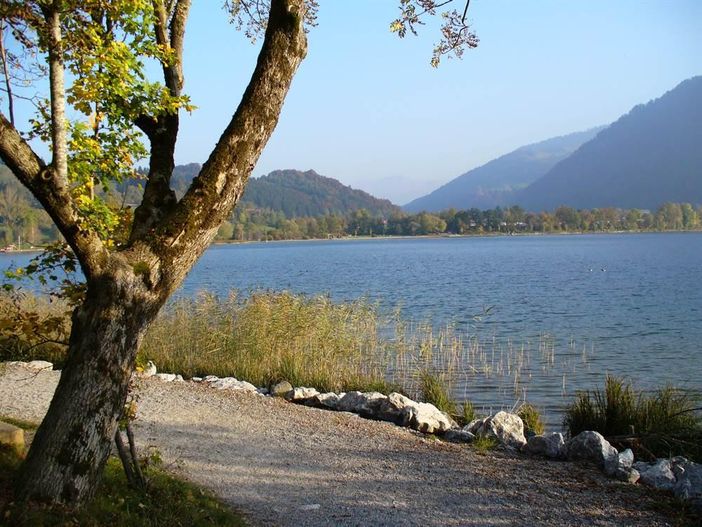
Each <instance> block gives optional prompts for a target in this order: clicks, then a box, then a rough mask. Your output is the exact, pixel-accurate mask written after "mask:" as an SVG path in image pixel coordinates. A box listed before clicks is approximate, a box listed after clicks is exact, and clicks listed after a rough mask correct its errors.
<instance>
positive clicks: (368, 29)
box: [176, 0, 702, 204]
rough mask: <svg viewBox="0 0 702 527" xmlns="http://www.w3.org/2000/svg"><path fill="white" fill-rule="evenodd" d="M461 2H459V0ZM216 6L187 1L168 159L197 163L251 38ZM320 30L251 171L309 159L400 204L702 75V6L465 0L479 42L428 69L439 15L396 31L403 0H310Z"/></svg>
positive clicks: (237, 87) (307, 165) (245, 67)
mask: <svg viewBox="0 0 702 527" xmlns="http://www.w3.org/2000/svg"><path fill="white" fill-rule="evenodd" d="M454 3H455V7H456V8H457V9H459V10H460V9H462V8H463V6H464V5H465V4H464V3H463V0H454ZM222 4H223V1H222V0H200V1H196V2H193V5H192V10H191V18H190V21H189V25H188V27H187V33H186V42H185V57H184V61H185V77H186V82H185V91H186V92H187V93H188V94H189V95H190V96H191V98H192V101H193V103H194V104H195V105H196V106H197V107H198V109H197V110H196V111H195V112H193V113H192V114H191V115H187V114H186V115H184V116H183V118H182V124H181V132H180V138H179V143H178V147H177V151H176V161H177V162H178V163H191V162H197V163H203V162H204V161H205V160H206V159H207V157H208V155H209V153H210V151H211V150H212V148H213V147H214V145H215V144H216V142H217V139H218V138H219V136H220V134H221V132H222V131H223V130H224V128H225V126H226V125H227V123H228V122H229V120H230V119H231V116H232V115H233V113H234V111H235V109H236V105H237V104H238V102H239V100H240V99H241V94H242V93H243V91H244V88H245V86H246V84H247V82H248V80H249V78H250V76H251V73H252V71H253V67H254V64H255V61H256V55H257V53H258V49H259V46H260V41H259V42H258V44H257V45H252V44H251V43H250V42H249V41H248V40H247V39H246V38H245V37H244V35H243V34H242V33H240V32H237V31H236V30H235V28H234V27H233V26H232V25H231V24H229V23H228V17H227V14H226V13H225V12H224V11H223V10H222V9H221V5H222ZM320 4H321V5H320V8H319V24H318V26H317V27H314V28H312V30H311V32H310V34H309V51H308V55H307V58H306V59H305V60H304V61H303V63H302V65H301V66H300V69H299V71H298V74H297V75H296V77H295V79H294V82H293V85H292V88H291V90H290V93H289V94H288V97H287V100H286V103H285V107H284V109H283V112H282V115H281V117H280V122H279V124H278V127H277V129H276V131H275V133H274V135H273V137H272V138H271V140H270V141H269V143H268V145H267V147H266V149H265V151H264V153H263V155H262V156H261V159H260V160H259V162H258V164H257V166H256V168H255V169H254V175H255V176H260V175H263V174H267V173H269V172H271V171H273V170H276V169H286V168H293V169H299V170H309V169H313V170H315V171H317V172H318V173H320V174H322V175H325V176H328V177H333V178H336V179H338V180H340V181H341V182H343V183H344V184H347V185H350V186H352V187H354V188H360V189H362V190H366V191H368V192H371V193H372V194H374V195H376V196H379V197H384V198H389V199H391V200H392V201H393V202H395V203H397V204H404V203H407V202H409V201H410V200H412V199H414V198H416V197H419V196H421V195H424V194H426V193H428V192H430V191H432V190H434V189H435V188H437V187H438V186H440V185H441V184H443V183H446V182H448V181H450V180H451V179H453V178H455V177H457V176H459V175H461V174H463V173H464V172H466V171H468V170H470V169H472V168H475V167H477V166H479V165H481V164H484V163H486V162H487V161H489V160H491V159H494V158H495V157H497V156H499V155H502V154H505V153H508V152H510V151H511V150H514V149H515V148H518V147H520V146H523V145H525V144H529V143H533V142H537V141H540V140H544V139H547V138H550V137H554V136H558V135H564V134H567V133H571V132H576V131H580V130H585V129H588V128H591V127H594V126H599V125H602V124H607V123H611V122H613V121H615V120H616V119H617V118H618V117H620V116H621V115H622V114H624V113H626V112H628V111H629V110H630V109H631V108H632V107H633V106H635V105H637V104H640V103H645V102H648V101H649V100H651V99H654V98H657V97H660V96H661V95H662V94H664V93H665V92H666V91H668V90H670V89H672V88H673V87H675V86H676V85H677V84H678V83H680V82H681V81H683V80H685V79H687V78H690V77H692V76H695V75H700V74H702V60H701V59H700V57H702V31H700V27H701V26H702V2H701V1H699V0H671V1H661V0H656V1H648V0H617V1H615V2H613V1H611V0H591V1H588V2H575V1H565V0H533V1H530V2H524V1H515V0H472V1H471V3H470V8H469V11H468V13H469V19H470V21H471V24H472V28H473V30H474V31H475V32H476V33H477V34H478V36H479V38H480V45H479V46H478V48H476V49H474V50H470V51H467V52H466V54H465V55H464V58H463V59H462V60H444V61H443V62H442V64H441V66H440V67H439V68H438V69H434V68H432V67H431V66H430V65H429V59H430V57H431V51H432V48H433V44H434V42H436V41H437V40H438V38H439V34H438V25H437V24H436V23H434V24H428V25H427V26H425V27H423V28H422V29H421V33H420V35H419V37H412V36H408V37H406V38H405V39H399V38H398V37H397V35H395V34H392V33H390V31H389V25H390V22H391V21H392V20H393V19H395V18H396V17H397V15H398V4H399V0H320Z"/></svg>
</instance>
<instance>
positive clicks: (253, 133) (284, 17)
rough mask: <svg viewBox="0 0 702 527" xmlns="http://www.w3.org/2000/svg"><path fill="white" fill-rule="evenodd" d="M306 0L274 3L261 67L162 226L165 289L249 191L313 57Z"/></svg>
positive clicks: (175, 282)
mask: <svg viewBox="0 0 702 527" xmlns="http://www.w3.org/2000/svg"><path fill="white" fill-rule="evenodd" d="M304 15H305V2H304V0H272V1H271V8H270V14H269V18H268V25H267V29H266V34H265V38H264V41H263V45H262V48H261V51H260V53H259V56H258V62H257V65H256V69H255V70H254V73H253V75H252V77H251V80H250V82H249V85H248V87H247V88H246V91H245V92H244V96H243V98H242V100H241V103H240V104H239V107H238V108H237V110H236V113H235V114H234V116H233V117H232V120H231V121H230V123H229V125H228V126H227V128H226V129H225V131H224V133H223V134H222V136H221V137H220V139H219V142H218V143H217V146H216V147H215V149H214V150H213V151H212V153H211V154H210V157H209V159H208V160H207V162H206V163H205V164H204V166H203V168H202V170H201V172H200V175H199V176H198V177H197V178H195V180H194V181H193V183H192V185H191V186H190V188H189V189H188V192H187V193H186V195H185V196H184V197H183V199H182V200H181V201H180V202H179V203H178V205H177V206H176V207H175V208H174V210H173V211H172V212H171V213H170V214H168V215H167V216H166V217H164V218H163V220H162V221H161V222H159V225H158V227H157V232H156V234H157V236H158V237H157V239H156V240H155V241H154V242H153V243H157V244H160V245H161V247H159V250H157V252H159V253H162V251H164V250H165V252H166V257H165V261H164V264H165V265H164V271H166V269H167V272H164V273H163V274H162V277H163V278H162V280H166V281H168V282H169V283H167V284H162V285H163V286H164V287H163V288H162V290H163V291H171V290H172V288H173V287H175V286H177V285H178V284H179V283H180V281H181V280H182V278H183V277H184V273H185V271H183V270H185V269H190V267H191V265H192V263H193V262H194V261H195V260H196V259H197V258H198V257H199V256H200V254H202V252H203V251H204V250H205V248H207V246H208V245H209V243H210V242H211V241H212V239H213V238H214V235H215V234H216V232H217V229H218V228H219V226H220V224H221V223H222V222H223V221H224V220H225V219H226V218H227V216H228V215H229V214H230V213H231V210H232V208H233V207H234V205H235V204H236V202H237V201H238V200H239V197H240V196H241V194H242V193H243V191H244V186H245V185H246V181H247V179H248V177H249V175H250V174H251V171H252V170H253V168H254V166H255V164H256V162H257V161H258V158H259V156H260V154H261V151H262V150H263V148H264V146H265V144H266V142H267V141H268V139H269V138H270V136H271V134H272V133H273V130H274V129H275V127H276V125H277V123H278V118H279V116H280V112H281V110H282V107H283V102H284V100H285V96H286V95H287V93H288V90H289V88H290V84H291V82H292V79H293V76H294V75H295V72H296V71H297V67H298V66H299V64H300V62H301V61H302V59H303V58H304V57H305V55H306V53H307V39H306V36H305V30H304Z"/></svg>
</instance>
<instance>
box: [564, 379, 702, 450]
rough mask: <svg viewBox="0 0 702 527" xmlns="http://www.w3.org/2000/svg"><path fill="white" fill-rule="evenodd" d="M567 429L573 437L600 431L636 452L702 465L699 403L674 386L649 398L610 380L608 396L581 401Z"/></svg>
mask: <svg viewBox="0 0 702 527" xmlns="http://www.w3.org/2000/svg"><path fill="white" fill-rule="evenodd" d="M564 425H565V427H566V428H567V430H568V432H569V433H570V435H571V436H574V435H576V434H578V433H580V432H582V431H583V430H595V431H597V432H600V433H601V434H602V435H604V436H605V437H610V438H613V439H614V440H615V441H616V440H624V439H626V440H634V446H637V445H638V446H639V447H640V448H642V449H644V451H648V452H650V453H652V454H654V455H657V456H670V455H685V456H687V457H691V458H693V459H696V460H701V459H702V415H701V414H700V408H699V398H698V397H695V396H694V395H692V394H690V393H689V392H685V391H682V390H679V389H676V388H674V387H672V386H666V387H664V388H661V389H658V390H656V391H653V392H651V393H646V392H643V391H637V390H635V389H634V388H633V387H632V385H631V384H630V383H628V382H626V381H625V380H623V379H621V378H618V377H612V376H607V377H606V379H605V386H604V390H600V389H599V388H597V389H595V390H593V391H586V392H581V393H579V394H578V395H577V397H576V399H575V401H574V402H573V403H572V404H571V405H570V406H569V407H568V408H567V410H566V414H565V419H564Z"/></svg>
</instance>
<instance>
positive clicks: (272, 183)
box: [242, 170, 399, 218]
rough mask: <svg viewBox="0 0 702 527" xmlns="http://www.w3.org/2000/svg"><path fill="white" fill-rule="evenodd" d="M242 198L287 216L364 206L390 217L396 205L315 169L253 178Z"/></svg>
mask: <svg viewBox="0 0 702 527" xmlns="http://www.w3.org/2000/svg"><path fill="white" fill-rule="evenodd" d="M242 201H243V202H246V203H250V204H252V205H254V206H256V207H259V208H267V209H273V210H279V211H282V212H283V213H285V215H286V216H287V217H289V218H290V217H296V216H320V215H323V214H346V213H348V212H352V211H354V210H358V209H366V210H368V211H369V212H370V213H371V215H373V216H389V215H390V214H392V213H394V212H398V211H399V208H398V207H397V206H395V205H393V204H392V203H391V202H390V201H388V200H386V199H378V198H375V197H373V196H371V195H370V194H368V193H367V192H363V191H362V190H356V189H353V188H351V187H348V186H346V185H343V184H342V183H340V182H339V181H337V180H336V179H332V178H329V177H324V176H320V175H319V174H317V173H316V172H315V171H314V170H308V171H307V172H301V171H299V170H276V171H274V172H271V173H270V174H268V175H267V176H261V177H258V178H252V179H250V180H249V182H248V183H247V185H246V190H245V191H244V195H243V196H242Z"/></svg>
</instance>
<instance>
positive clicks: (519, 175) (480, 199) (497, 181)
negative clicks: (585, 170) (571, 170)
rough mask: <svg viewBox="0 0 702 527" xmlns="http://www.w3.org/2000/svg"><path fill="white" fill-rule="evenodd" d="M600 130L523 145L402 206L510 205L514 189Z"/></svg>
mask: <svg viewBox="0 0 702 527" xmlns="http://www.w3.org/2000/svg"><path fill="white" fill-rule="evenodd" d="M600 130H602V127H600V128H593V129H591V130H587V131H584V132H577V133H573V134H569V135H564V136H561V137H554V138H552V139H547V140H545V141H541V142H539V143H534V144H531V145H527V146H523V147H521V148H518V149H517V150H514V151H513V152H510V153H509V154H506V155H503V156H502V157H499V158H497V159H494V160H492V161H490V162H489V163H486V164H485V165H482V166H480V167H478V168H474V169H473V170H470V171H468V172H466V173H465V174H463V175H461V176H458V177H457V178H455V179H453V180H451V181H449V182H448V183H446V184H445V185H444V186H442V187H440V188H438V189H436V190H435V191H434V192H432V193H430V194H427V195H426V196H423V197H421V198H417V199H415V200H414V201H412V202H410V203H408V204H407V205H405V206H403V209H405V210H406V211H409V212H420V211H422V210H426V211H441V210H446V209H448V208H451V207H454V208H456V209H469V208H471V207H476V208H479V209H491V208H494V207H497V206H498V205H499V206H503V205H510V204H511V203H510V202H511V201H512V200H513V199H514V194H515V191H517V190H520V189H522V188H525V187H526V186H528V185H529V184H531V183H533V182H534V181H536V180H537V179H539V178H540V177H541V176H543V175H544V174H546V173H547V172H548V171H549V170H550V169H551V168H553V167H554V166H555V165H556V164H557V163H558V162H559V161H562V160H563V159H565V158H567V157H568V156H569V155H570V154H572V153H573V152H575V150H577V149H578V147H580V146H581V145H582V144H583V143H585V142H587V141H589V140H590V139H592V138H593V137H595V135H596V134H597V133H598V132H599V131H600Z"/></svg>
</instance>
